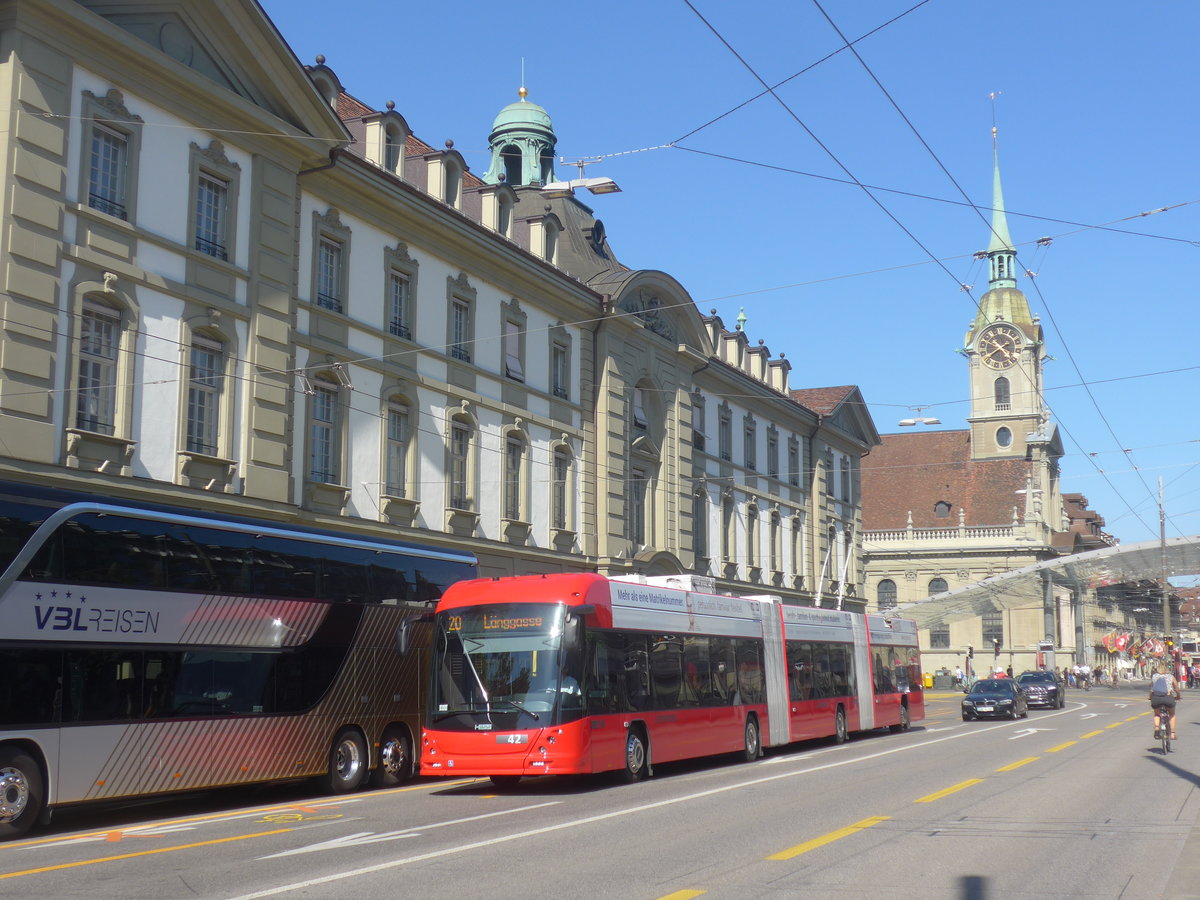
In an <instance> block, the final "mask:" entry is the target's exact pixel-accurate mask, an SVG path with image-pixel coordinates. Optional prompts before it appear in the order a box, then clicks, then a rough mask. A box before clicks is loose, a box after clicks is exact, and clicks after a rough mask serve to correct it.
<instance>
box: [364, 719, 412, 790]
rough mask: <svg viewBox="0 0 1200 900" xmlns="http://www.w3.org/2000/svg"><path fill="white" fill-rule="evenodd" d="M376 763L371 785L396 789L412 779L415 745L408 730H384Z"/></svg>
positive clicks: (388, 728) (398, 726)
mask: <svg viewBox="0 0 1200 900" xmlns="http://www.w3.org/2000/svg"><path fill="white" fill-rule="evenodd" d="M375 763H376V765H375V770H374V771H373V772H372V773H371V783H372V784H374V785H375V786H376V787H395V786H396V785H398V784H403V783H404V782H406V781H408V779H410V778H411V777H412V775H413V769H414V760H413V744H412V738H411V737H409V735H408V729H406V728H404V727H402V726H400V725H389V726H388V727H387V728H385V729H384V730H383V737H382V738H381V739H380V741H379V758H378V759H377V760H376V761H375Z"/></svg>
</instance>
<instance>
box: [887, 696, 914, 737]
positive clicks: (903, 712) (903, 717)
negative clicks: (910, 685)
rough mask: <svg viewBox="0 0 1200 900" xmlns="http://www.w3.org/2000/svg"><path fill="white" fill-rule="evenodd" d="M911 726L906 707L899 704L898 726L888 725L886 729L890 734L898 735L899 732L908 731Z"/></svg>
mask: <svg viewBox="0 0 1200 900" xmlns="http://www.w3.org/2000/svg"><path fill="white" fill-rule="evenodd" d="M911 726H912V722H911V721H910V720H909V718H908V706H907V704H904V703H901V704H900V722H899V724H896V725H889V726H888V727H889V728H890V729H891V731H892V734H899V733H900V732H901V731H908V729H909V728H910V727H911Z"/></svg>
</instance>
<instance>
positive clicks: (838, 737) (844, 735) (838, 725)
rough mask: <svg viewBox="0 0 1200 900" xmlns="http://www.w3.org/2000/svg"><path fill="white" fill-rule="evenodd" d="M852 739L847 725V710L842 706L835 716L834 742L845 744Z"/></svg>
mask: <svg viewBox="0 0 1200 900" xmlns="http://www.w3.org/2000/svg"><path fill="white" fill-rule="evenodd" d="M848 740H850V729H849V728H847V727H846V711H845V710H844V709H842V708H841V707H840V706H839V707H838V711H837V714H836V715H834V717H833V742H834V743H835V744H844V743H846V741H848Z"/></svg>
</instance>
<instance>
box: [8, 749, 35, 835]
mask: <svg viewBox="0 0 1200 900" xmlns="http://www.w3.org/2000/svg"><path fill="white" fill-rule="evenodd" d="M44 802H45V792H44V790H43V786H42V770H41V768H39V767H38V764H37V763H36V762H34V761H33V759H32V758H31V757H30V756H29V754H27V753H22V752H21V751H20V750H17V749H15V748H12V747H5V748H2V749H0V838H14V837H17V836H19V835H22V834H24V833H25V832H26V831H28V830H29V829H30V827H31V826H32V825H33V823H34V822H36V821H37V817H38V816H39V815H40V814H41V812H42V804H43V803H44Z"/></svg>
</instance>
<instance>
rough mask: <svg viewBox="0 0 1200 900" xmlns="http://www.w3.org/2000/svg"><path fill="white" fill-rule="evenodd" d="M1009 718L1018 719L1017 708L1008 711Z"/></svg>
mask: <svg viewBox="0 0 1200 900" xmlns="http://www.w3.org/2000/svg"><path fill="white" fill-rule="evenodd" d="M1008 717H1009V718H1010V719H1015V718H1016V717H1017V708H1016V707H1015V706H1013V707H1011V708H1010V709H1009V710H1008Z"/></svg>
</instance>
